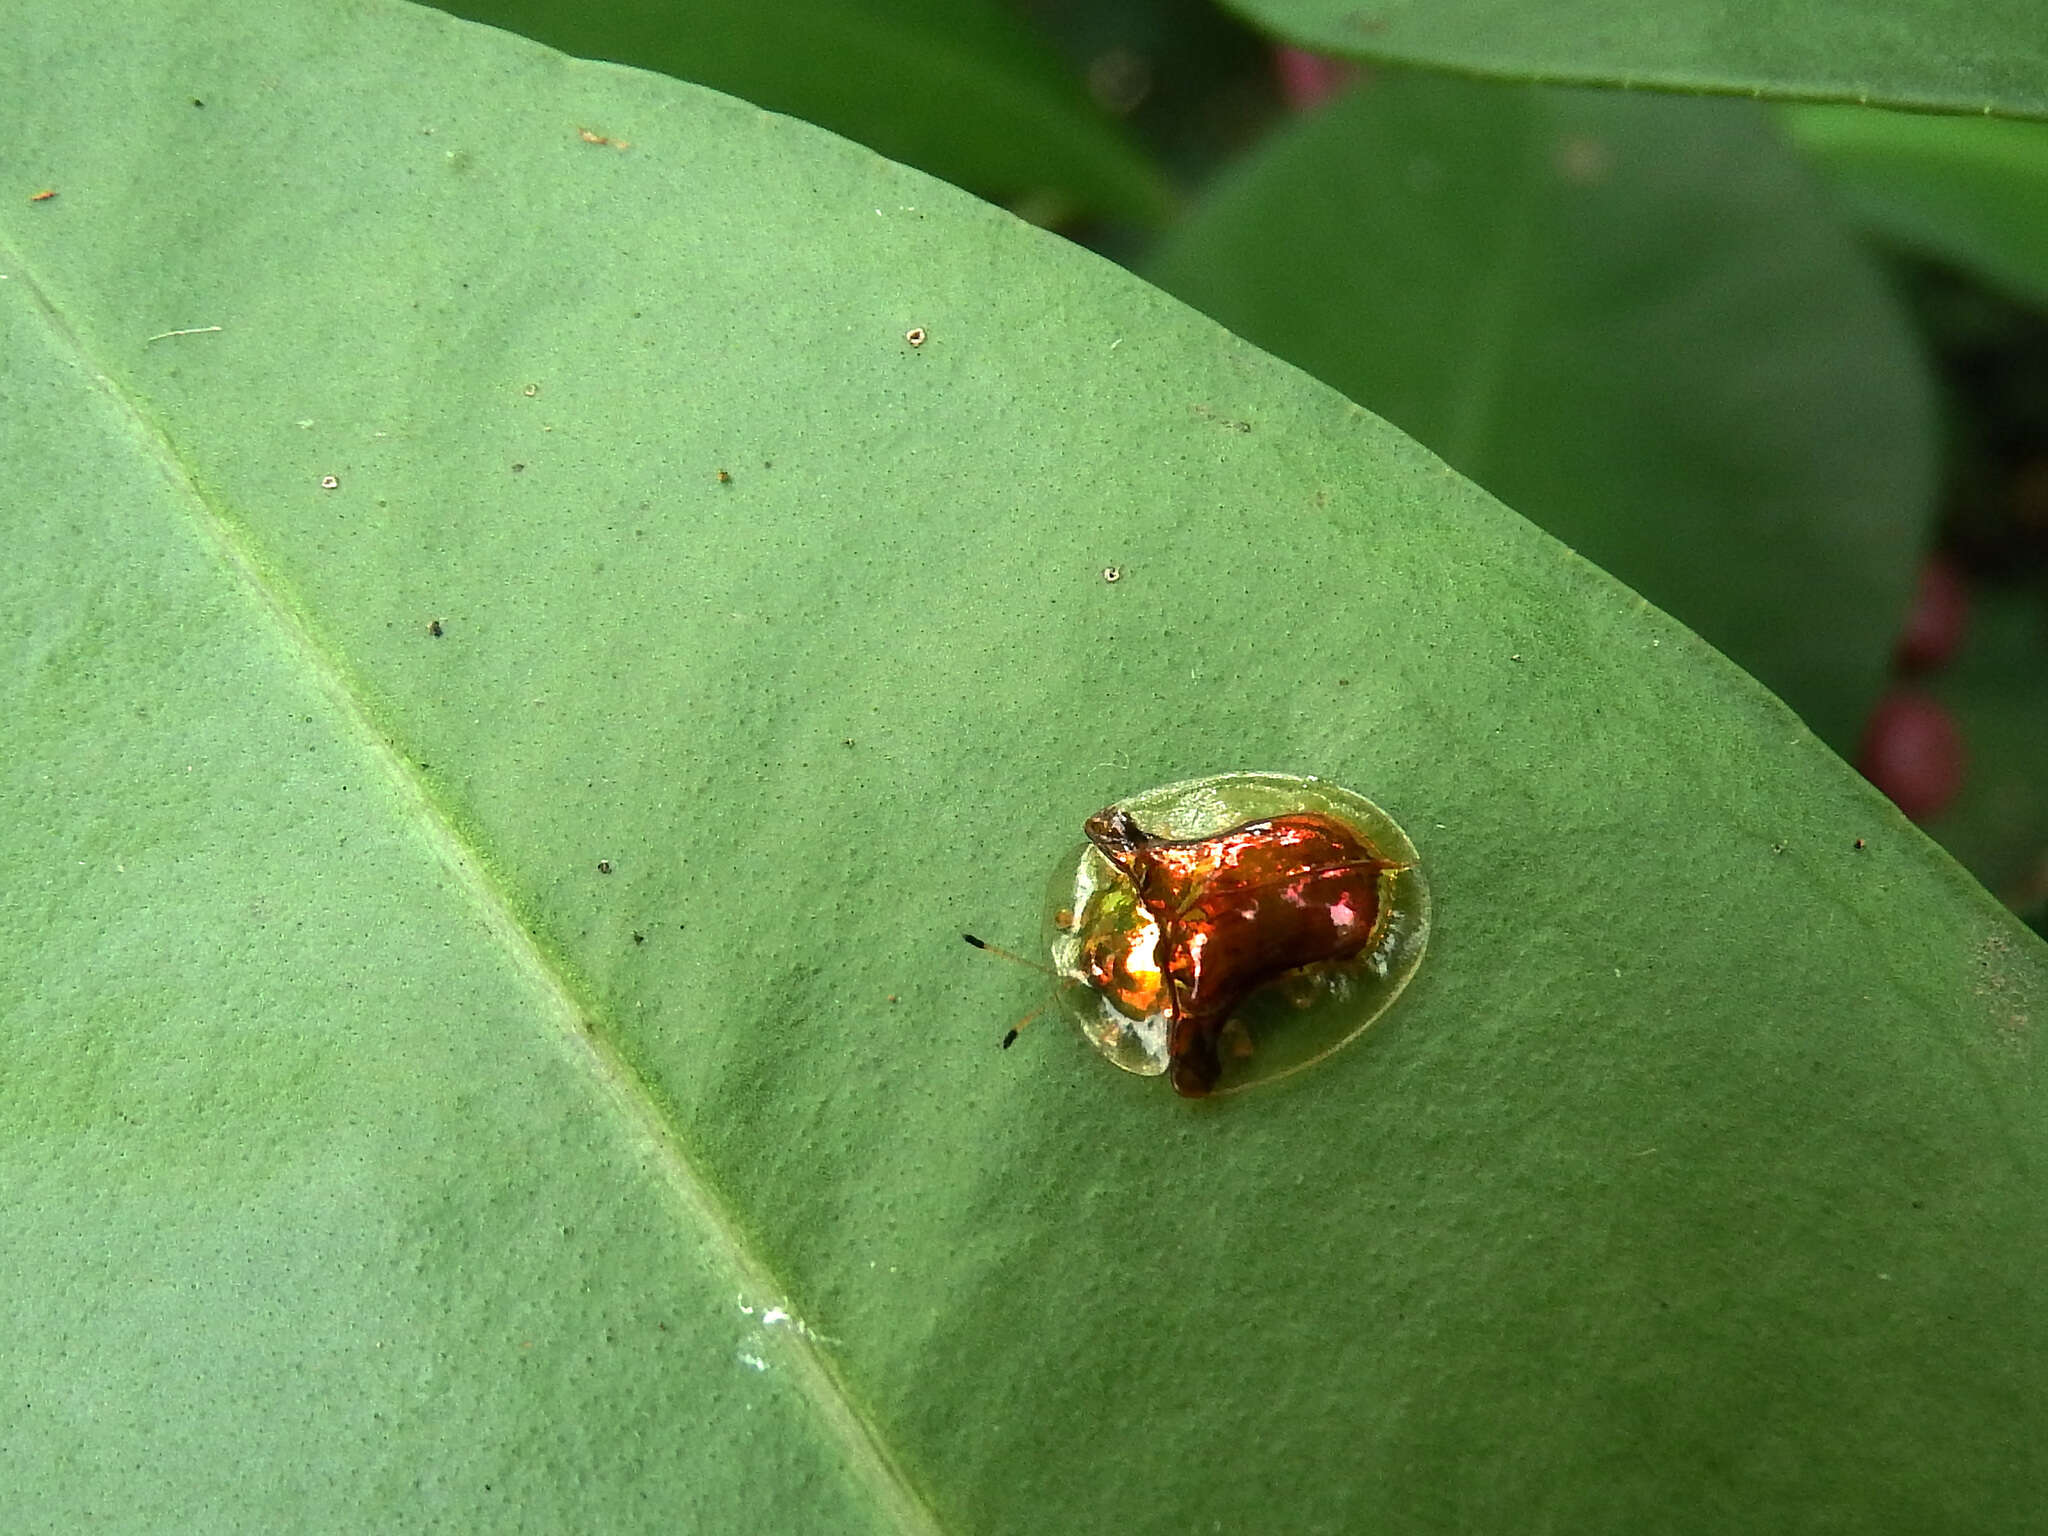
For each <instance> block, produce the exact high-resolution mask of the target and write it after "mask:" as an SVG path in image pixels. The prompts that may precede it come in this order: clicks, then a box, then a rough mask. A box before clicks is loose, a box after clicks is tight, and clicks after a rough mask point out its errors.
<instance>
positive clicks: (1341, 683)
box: [1337, 677, 1351, 688]
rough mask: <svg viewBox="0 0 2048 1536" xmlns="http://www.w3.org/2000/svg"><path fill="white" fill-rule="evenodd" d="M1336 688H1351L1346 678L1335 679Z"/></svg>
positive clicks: (1349, 680) (1348, 679)
mask: <svg viewBox="0 0 2048 1536" xmlns="http://www.w3.org/2000/svg"><path fill="white" fill-rule="evenodd" d="M1337 686H1338V687H1339V688H1349V687H1350V686H1351V679H1350V678H1348V677H1340V678H1338V679H1337Z"/></svg>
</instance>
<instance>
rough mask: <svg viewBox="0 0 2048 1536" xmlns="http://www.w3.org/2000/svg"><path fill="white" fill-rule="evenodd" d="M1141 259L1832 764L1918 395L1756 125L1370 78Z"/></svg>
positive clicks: (1765, 132)
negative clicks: (1702, 654) (1701, 653)
mask: <svg viewBox="0 0 2048 1536" xmlns="http://www.w3.org/2000/svg"><path fill="white" fill-rule="evenodd" d="M1150 272H1151V275H1152V276H1154V277H1155V278H1156V279H1157V280H1158V281H1159V282H1161V283H1162V284H1163V285H1164V286H1166V287H1167V288H1168V289H1170V290H1171V291H1172V292H1174V293H1177V294H1179V295H1180V296H1181V297H1182V298H1185V299H1187V300H1188V301H1189V302H1190V303H1192V304H1194V305H1196V306H1197V307H1198V308H1200V309H1201V310H1203V311H1204V312H1205V313H1207V314H1210V315H1213V316H1214V317H1215V318H1217V319H1218V320H1221V321H1222V322H1223V323H1224V324H1226V325H1228V326H1230V327H1231V328H1232V329H1233V330H1235V331H1237V332H1239V333H1240V334H1241V335H1244V336H1245V337H1247V338H1249V339H1250V340H1252V341H1255V342H1257V343H1259V344H1260V345H1261V346H1264V347H1267V348H1269V349H1271V350H1272V351H1274V352H1277V353H1279V354H1280V355H1281V356H1283V357H1286V358H1288V359H1290V360H1291V361H1293V362H1296V363H1299V364H1300V365H1301V366H1302V367H1304V368H1306V369H1308V370H1309V371H1310V372H1312V373H1314V374H1315V375H1316V376H1317V377H1318V378H1320V379H1323V380H1324V381H1326V382H1327V383H1329V384H1332V385H1334V386H1335V387H1337V388H1338V389H1341V390H1343V391H1344V392H1345V393H1346V394H1348V395H1349V396H1351V398H1353V399H1354V400H1357V401H1359V402H1360V403H1361V404H1363V405H1366V406H1369V407H1371V408H1372V409H1373V410H1375V411H1378V412H1379V413H1380V414H1381V415H1383V416H1385V417H1387V418H1388V419H1389V420H1390V421H1392V422H1394V423H1395V424H1396V425H1397V426H1400V427H1402V428H1404V429H1406V430H1407V431H1409V432H1412V433H1414V434H1415V435H1416V436H1417V437H1419V438H1421V439H1422V441H1423V442H1425V443H1427V444H1429V445H1430V446H1431V447H1432V448H1434V449H1436V450H1437V451H1438V452H1439V453H1441V454H1443V456H1444V457H1445V458H1447V459H1449V460H1450V461H1451V463H1452V464H1453V465H1455V466H1456V467H1457V468H1458V469H1459V470H1461V471H1463V472H1464V473H1465V474H1467V475H1470V476H1471V477H1472V478H1473V479H1475V480H1477V481H1479V483H1480V484H1482V485H1484V486H1486V487H1487V488H1488V489H1489V490H1491V491H1493V492H1494V493H1495V494H1496V495H1498V496H1500V497H1501V498H1502V499H1503V500H1505V501H1507V502H1508V503H1509V504H1510V505H1511V506H1514V507H1516V508H1518V509H1519V510H1520V511H1522V512H1524V513H1525V514H1527V515H1528V516H1530V517H1532V518H1534V519H1535V520H1536V521H1537V522H1539V523H1541V524H1542V525H1543V526H1544V527H1545V528H1547V529H1549V530H1550V531H1551V532H1552V533H1554V534H1556V535H1557V536H1558V537H1559V538H1561V539H1563V540H1564V541H1565V542H1566V543H1568V544H1570V545H1571V546H1572V547H1573V548H1575V549H1577V550H1578V551H1579V552H1580V553H1581V554H1584V555H1586V556H1587V557H1588V558H1589V559H1593V560H1596V561H1598V562H1599V563H1600V564H1601V565H1603V566H1605V567H1606V568H1607V569H1608V570H1611V571H1613V572H1614V573H1615V574H1616V575H1618V576H1621V577H1622V578H1623V579H1624V580H1626V581H1628V582H1630V583H1631V584H1632V585H1634V586H1635V587H1636V588H1638V589H1639V590H1640V591H1642V592H1643V593H1644V594H1645V595H1647V596H1648V597H1650V598H1651V599H1652V600H1653V601H1655V602H1657V603H1659V604H1660V605H1662V606H1663V607H1665V608H1667V609H1669V610H1670V611H1671V612H1672V613H1674V614H1676V615H1677V616H1678V617H1679V618H1681V619H1684V620H1685V621H1686V622H1687V623H1689V624H1691V625H1693V626H1694V627H1695V628H1696V629H1698V630H1699V631H1700V632H1701V633H1702V634H1703V635H1705V636H1706V637H1707V638H1708V639H1710V640H1712V641H1713V642H1714V643H1715V644H1716V645H1718V646H1720V647H1721V648H1722V649H1723V650H1725V651H1726V652H1727V653H1728V654H1729V655H1730V656H1732V657H1733V658H1734V659H1735V660H1736V661H1738V662H1741V663H1742V664H1743V665H1744V666H1746V667H1748V668H1749V669H1750V670H1751V671H1752V672H1754V673H1755V674H1756V675H1757V676H1758V677H1760V678H1761V679H1763V681H1764V682H1766V683H1768V684H1770V685H1771V686H1772V687H1773V688H1775V689H1776V690H1777V691H1778V693H1779V694H1780V695H1781V696H1782V697H1783V698H1784V699H1785V700H1786V701H1787V702H1788V703H1790V704H1791V705H1792V706H1793V707H1794V708H1796V709H1797V710H1798V711H1799V712H1800V714H1801V715H1802V716H1803V717H1804V718H1805V719H1806V720H1807V722H1808V723H1809V724H1811V725H1812V726H1813V727H1814V729H1815V730H1817V731H1818V732H1819V733H1820V734H1821V735H1822V736H1823V737H1824V738H1825V739H1827V740H1828V741H1830V742H1832V743H1833V744H1834V745H1835V746H1836V747H1838V748H1839V749H1841V750H1844V751H1847V750H1849V749H1850V748H1851V746H1852V745H1853V743H1854V742H1855V740H1856V738H1857V734H1858V732H1859V730H1860V729H1861V726H1862V722H1863V719H1864V717H1865V716H1866V715H1867V714H1868V712H1869V710H1870V707H1871V704H1872V703H1873V702H1874V701H1875V699H1876V697H1877V695H1878V692H1879V690H1880V689H1881V687H1882V686H1883V683H1884V679H1885V676H1886V673H1887V669H1888V665H1889V662H1890V657H1891V650H1892V643H1893V637H1894V636H1895V635H1896V633H1897V630H1898V626H1899V622H1900V616H1901V615H1902V614H1903V613H1904V611H1905V608H1906V603H1907V600H1908V597H1909V594H1910V592H1911V590H1912V583H1913V576H1914V571H1915V568H1916V566H1917V565H1918V563H1919V556H1920V551H1921V549H1922V547H1923V545H1924V544H1925V542H1926V539H1927V537H1928V524H1929V522H1930V521H1931V516H1932V511H1933V486H1934V422H1933V403H1932V392H1931V390H1930V389H1929V388H1928V384H1927V381H1926V378H1925V376H1924V370H1923V367H1922V364H1921V361H1920V357H1919V354H1918V351H1917V347H1916V344H1915V342H1914V339H1913V337H1912V335H1911V333H1910V331H1909V328H1908V326H1907V324H1906V322H1905V320H1904V317H1903V316H1902V315H1901V314H1900V312H1899V309H1898V306H1897V304H1896V303H1895V302H1894V301H1893V300H1892V298H1891V296H1890V295H1889V294H1888V293H1887V292H1886V291H1885V288H1884V285H1883V283H1882V281H1881V280H1880V278H1879V275H1878V274H1877V272H1876V271H1875V270H1874V268H1873V266H1872V264H1871V262H1870V261H1869V259H1868V258H1867V257H1866V256H1865V254H1864V253H1863V252H1862V250H1861V249H1860V248H1859V247H1858V246H1857V245H1856V243H1855V242H1854V241H1853V240H1851V239H1850V238H1849V237H1848V236H1847V235H1846V234H1845V233H1844V232H1843V231H1842V230H1841V229H1840V228H1839V226H1838V223H1837V221H1836V219H1835V217H1834V214H1833V211H1832V209H1831V208H1830V207H1829V206H1828V203H1827V200H1826V199H1825V198H1823V197H1822V196H1820V195H1819V194H1817V193H1816V192H1815V190H1814V189H1813V188H1812V187H1810V186H1809V185H1808V181H1807V178H1806V177H1805V176H1804V175H1803V174H1802V173H1801V168H1800V167H1799V165H1798V164H1797V162H1796V160H1795V159H1794V158H1793V157H1792V156H1791V155H1790V154H1789V153H1788V152H1787V151H1786V150H1785V149H1784V148H1783V146H1782V145H1780V144H1779V142H1778V141H1777V138H1776V136H1775V135H1774V134H1773V133H1772V131H1771V124H1770V122H1769V121H1768V119H1767V118H1765V117H1764V115H1763V114H1762V113H1761V112H1760V111H1759V110H1758V109H1757V108H1754V107H1751V106H1748V105H1744V104H1738V103H1734V102H1720V101H1679V100H1673V99H1671V98H1669V97H1661V96H1620V95H1616V94H1613V93H1610V92H1599V91H1561V90H1555V89H1547V88H1541V87H1509V86H1491V85H1482V84H1477V83H1472V82H1467V81H1458V80H1446V79H1442V78H1438V77H1431V76H1417V75H1406V76H1397V77H1394V78H1391V79H1387V80H1382V81H1375V82H1373V83H1371V84H1370V85H1369V86H1367V87H1366V88H1364V89H1361V90H1359V91H1356V92H1354V93H1353V94H1352V95H1350V96H1349V97H1347V98H1346V99H1345V100H1344V101H1342V102H1340V103H1338V104H1337V105H1335V106H1334V107H1332V108H1331V109H1330V110H1329V111H1326V112H1323V113H1319V114H1317V115H1316V116H1315V117H1313V118H1310V119H1308V120H1306V121H1305V122H1303V123H1302V124H1300V125H1299V126H1298V127H1296V128H1295V129H1294V130H1293V131H1292V132H1290V133H1287V134H1284V135H1281V136H1279V137H1277V138H1276V139H1275V140H1274V141H1273V142H1272V143H1271V144H1270V145H1269V146H1267V148H1266V149H1265V150H1263V151H1262V152H1261V153H1260V154H1259V155H1257V156H1256V157H1254V158H1253V159H1252V160H1251V161H1250V162H1248V163H1247V164H1246V165H1245V166H1243V167H1242V168H1241V169H1240V170H1239V172H1238V173H1237V174H1236V175H1234V176H1233V177H1231V178H1229V179H1227V180H1226V181H1225V182H1223V183H1222V184H1221V185H1219V186H1218V187H1217V188H1216V189H1215V190H1214V191H1213V193H1212V194H1211V195H1210V197H1209V198H1208V199H1207V200H1206V201H1205V202H1204V204H1203V205H1202V207H1201V208H1200V209H1199V210H1198V212H1197V213H1196V215H1195V217H1194V218H1192V219H1191V220H1190V221H1189V222H1188V223H1187V224H1186V225H1184V226H1183V227H1182V228H1181V229H1180V230H1179V231H1177V232H1176V233H1175V235H1174V236H1173V237H1172V238H1171V239H1170V240H1169V241H1168V242H1167V243H1166V245H1165V246H1164V247H1162V249H1161V250H1160V251H1159V252H1158V253H1157V254H1156V257H1155V259H1154V260H1153V262H1152V264H1151V267H1150Z"/></svg>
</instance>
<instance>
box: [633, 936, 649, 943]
mask: <svg viewBox="0 0 2048 1536" xmlns="http://www.w3.org/2000/svg"><path fill="white" fill-rule="evenodd" d="M633 942H634V943H635V944H645V943H646V942H647V935H646V934H644V933H636V934H634V935H633Z"/></svg>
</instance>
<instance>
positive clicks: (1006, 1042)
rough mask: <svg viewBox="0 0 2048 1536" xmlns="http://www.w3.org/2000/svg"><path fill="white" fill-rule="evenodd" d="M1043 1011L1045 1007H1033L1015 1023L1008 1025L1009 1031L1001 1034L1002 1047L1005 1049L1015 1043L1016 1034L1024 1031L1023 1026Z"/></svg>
mask: <svg viewBox="0 0 2048 1536" xmlns="http://www.w3.org/2000/svg"><path fill="white" fill-rule="evenodd" d="M1043 1012H1045V1009H1044V1007H1042V1006H1041V1007H1037V1008H1034V1009H1032V1010H1031V1011H1030V1012H1029V1013H1027V1014H1025V1015H1024V1017H1023V1018H1021V1019H1019V1020H1018V1021H1017V1022H1016V1023H1015V1024H1013V1025H1012V1026H1011V1027H1010V1032H1009V1033H1008V1034H1007V1035H1004V1036H1003V1049H1004V1050H1006V1051H1007V1050H1008V1049H1009V1048H1010V1047H1011V1046H1012V1045H1014V1044H1015V1043H1016V1040H1017V1036H1019V1035H1020V1034H1022V1033H1023V1032H1024V1026H1025V1025H1026V1024H1029V1023H1030V1022H1031V1021H1032V1020H1033V1019H1035V1018H1037V1017H1038V1016H1039V1015H1040V1014H1041V1013H1043Z"/></svg>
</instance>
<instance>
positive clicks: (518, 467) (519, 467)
mask: <svg viewBox="0 0 2048 1536" xmlns="http://www.w3.org/2000/svg"><path fill="white" fill-rule="evenodd" d="M525 472H526V466H525V465H524V464H514V465H513V466H512V473H513V474H515V475H518V474H524V473H525Z"/></svg>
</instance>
